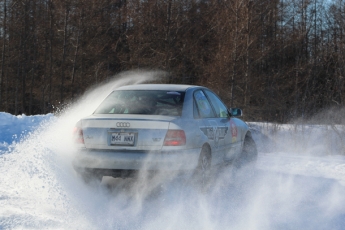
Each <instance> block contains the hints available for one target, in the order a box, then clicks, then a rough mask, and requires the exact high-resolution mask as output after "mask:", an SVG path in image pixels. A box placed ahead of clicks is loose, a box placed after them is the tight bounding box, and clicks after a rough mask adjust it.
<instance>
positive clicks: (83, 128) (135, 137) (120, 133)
mask: <svg viewBox="0 0 345 230" xmlns="http://www.w3.org/2000/svg"><path fill="white" fill-rule="evenodd" d="M241 115H242V111H241V110H240V109H234V108H233V109H228V108H227V107H226V106H225V105H224V103H223V102H222V101H221V99H220V98H219V97H218V96H217V95H216V94H215V93H214V92H212V91H211V90H210V89H208V88H206V87H201V86H192V85H171V84H140V85H129V86H123V87H120V88H117V89H116V90H114V91H113V92H112V93H111V94H110V95H109V96H108V97H107V98H106V99H105V100H104V101H103V102H102V103H101V104H100V105H99V107H98V108H97V109H96V111H95V112H94V113H93V114H92V115H90V116H88V117H85V118H83V119H81V120H80V121H79V122H78V123H77V125H76V127H75V130H74V133H75V142H76V143H77V145H78V151H77V154H76V157H75V160H74V168H75V169H76V171H77V172H78V173H79V174H80V175H81V176H82V177H83V179H85V180H86V181H88V180H90V178H96V179H101V178H102V177H103V176H113V177H129V176H131V175H133V174H135V173H136V172H138V171H139V170H148V171H151V170H152V171H161V170H164V171H167V170H168V171H169V170H174V171H175V170H176V171H180V170H194V171H195V172H197V174H199V175H201V176H202V177H203V178H204V177H206V175H208V174H209V171H210V169H211V167H212V166H217V165H222V164H224V163H229V162H230V163H233V164H235V166H236V167H241V166H242V165H244V164H247V163H251V162H255V161H256V158H257V151H256V146H255V143H254V141H253V139H252V136H251V133H250V130H249V128H248V126H247V124H246V123H245V122H243V121H242V120H240V119H238V118H236V117H239V116H241Z"/></svg>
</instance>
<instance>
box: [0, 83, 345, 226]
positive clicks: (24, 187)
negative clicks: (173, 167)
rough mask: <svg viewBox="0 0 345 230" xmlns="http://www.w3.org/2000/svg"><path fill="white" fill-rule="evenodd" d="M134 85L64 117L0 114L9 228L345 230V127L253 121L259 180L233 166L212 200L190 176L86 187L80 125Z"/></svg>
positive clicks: (3, 216) (95, 93)
mask: <svg viewBox="0 0 345 230" xmlns="http://www.w3.org/2000/svg"><path fill="white" fill-rule="evenodd" d="M131 80H132V82H134V83H135V82H140V81H142V79H138V78H132V79H131ZM126 83H128V82H126V81H124V80H122V81H116V82H115V83H114V82H113V83H111V84H110V85H111V87H110V86H109V84H108V85H103V86H100V87H98V88H96V89H93V90H91V91H90V92H88V94H86V96H85V97H83V98H82V99H81V100H80V101H79V102H77V103H75V104H74V105H72V106H70V107H69V108H68V109H66V111H64V112H62V113H61V114H60V115H53V114H47V115H39V116H25V115H21V116H13V115H10V114H7V113H1V112H0V174H1V176H0V229H188V230H189V229H246V230H247V229H265V230H266V229H279V230H280V229H313V230H314V229H345V187H344V186H345V157H344V155H343V154H344V148H343V142H344V141H343V139H342V138H343V137H344V135H343V127H341V126H322V125H312V126H311V125H310V126H293V125H275V124H267V123H250V127H251V129H252V132H253V134H254V138H255V140H256V142H257V144H258V148H259V159H258V162H257V164H256V171H255V174H254V175H253V174H250V175H248V173H246V172H245V171H243V172H239V173H238V175H237V176H236V178H235V179H234V178H233V177H232V176H231V175H232V174H231V172H232V171H231V167H229V168H223V169H222V170H219V172H218V174H217V175H216V177H215V179H214V183H213V186H212V189H211V191H210V192H209V193H206V194H204V193H200V192H198V189H197V188H195V186H193V185H191V184H190V183H189V180H188V177H187V176H183V175H182V176H179V177H176V178H171V177H165V178H164V180H161V181H159V182H160V183H157V181H151V180H138V181H134V180H133V179H126V180H123V179H112V178H104V179H103V181H102V185H101V186H89V185H85V184H84V183H83V182H81V180H80V179H79V178H78V177H77V176H76V175H75V172H74V170H73V169H72V166H71V161H72V155H71V152H73V144H72V141H71V140H72V138H71V135H72V129H73V126H74V124H75V122H76V121H78V119H79V118H81V117H83V116H85V115H87V114H90V113H91V112H92V111H93V110H94V109H95V106H97V105H98V104H99V101H100V100H102V99H103V98H104V97H105V96H106V95H107V94H108V92H109V91H110V89H111V88H112V87H114V84H115V85H116V84H126Z"/></svg>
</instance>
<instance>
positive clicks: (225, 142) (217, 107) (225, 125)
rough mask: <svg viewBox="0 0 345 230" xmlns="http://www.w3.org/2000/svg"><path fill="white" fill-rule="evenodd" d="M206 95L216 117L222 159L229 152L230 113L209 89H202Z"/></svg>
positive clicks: (230, 133) (230, 146)
mask: <svg viewBox="0 0 345 230" xmlns="http://www.w3.org/2000/svg"><path fill="white" fill-rule="evenodd" d="M204 92H205V94H206V96H207V97H208V99H209V100H210V102H211V105H212V107H213V108H214V111H215V114H216V117H217V125H218V126H217V131H216V134H215V135H216V139H218V142H219V148H220V151H221V153H222V160H223V159H225V158H226V156H227V155H228V154H229V152H231V148H232V147H233V146H232V144H233V142H232V134H233V133H232V131H233V129H232V127H231V125H232V123H233V122H232V120H231V117H230V113H229V111H228V109H227V107H226V106H225V105H224V103H223V102H222V101H221V100H220V98H219V97H218V96H217V95H216V94H215V93H213V92H212V91H210V90H204Z"/></svg>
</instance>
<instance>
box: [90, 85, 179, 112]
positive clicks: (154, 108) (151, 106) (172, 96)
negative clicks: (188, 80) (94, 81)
mask: <svg viewBox="0 0 345 230" xmlns="http://www.w3.org/2000/svg"><path fill="white" fill-rule="evenodd" d="M184 95H185V93H184V92H180V91H165V90H164V91H163V90H149V91H148V90H116V91H113V92H112V93H111V94H110V95H109V96H108V97H107V98H106V99H105V100H104V101H103V102H102V103H101V104H100V106H99V107H98V108H97V109H96V111H95V112H94V113H95V114H148V115H166V116H181V112H182V105H183V101H184Z"/></svg>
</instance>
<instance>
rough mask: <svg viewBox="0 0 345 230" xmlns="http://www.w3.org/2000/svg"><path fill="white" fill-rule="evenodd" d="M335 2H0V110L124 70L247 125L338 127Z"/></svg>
mask: <svg viewBox="0 0 345 230" xmlns="http://www.w3.org/2000/svg"><path fill="white" fill-rule="evenodd" d="M344 51H345V2H344V1H343V0H333V1H323V0H217V1H216V0H215V1H207V0H200V1H195V0H56V1H54V0H0V111H5V112H9V113H12V114H21V113H25V114H27V115H32V114H45V113H48V112H54V110H56V109H57V108H59V107H61V106H62V105H65V104H68V103H70V102H72V101H73V100H75V99H76V98H78V97H79V96H80V95H82V94H83V92H85V90H87V89H88V88H89V87H91V86H92V85H95V84H98V83H101V82H104V81H108V80H109V79H110V78H113V77H114V76H116V74H118V73H121V72H123V71H126V70H142V69H145V70H163V71H166V73H168V76H167V77H166V78H164V79H165V80H164V83H179V84H196V85H203V86H207V87H209V88H211V89H212V90H213V91H215V92H216V93H218V94H219V95H220V96H221V98H222V99H223V100H224V101H225V103H226V104H227V105H228V106H229V107H240V108H242V109H243V110H244V115H245V119H246V120H250V121H271V122H279V123H285V122H289V121H291V120H296V119H299V120H307V119H310V118H313V117H315V115H316V114H320V112H321V111H332V112H331V113H327V112H323V113H322V114H327V116H331V117H332V116H333V119H332V122H335V123H345V112H344V108H343V107H344V103H345V92H344V90H345V88H344V86H345V85H344V83H345V79H344V77H345V52H344Z"/></svg>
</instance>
